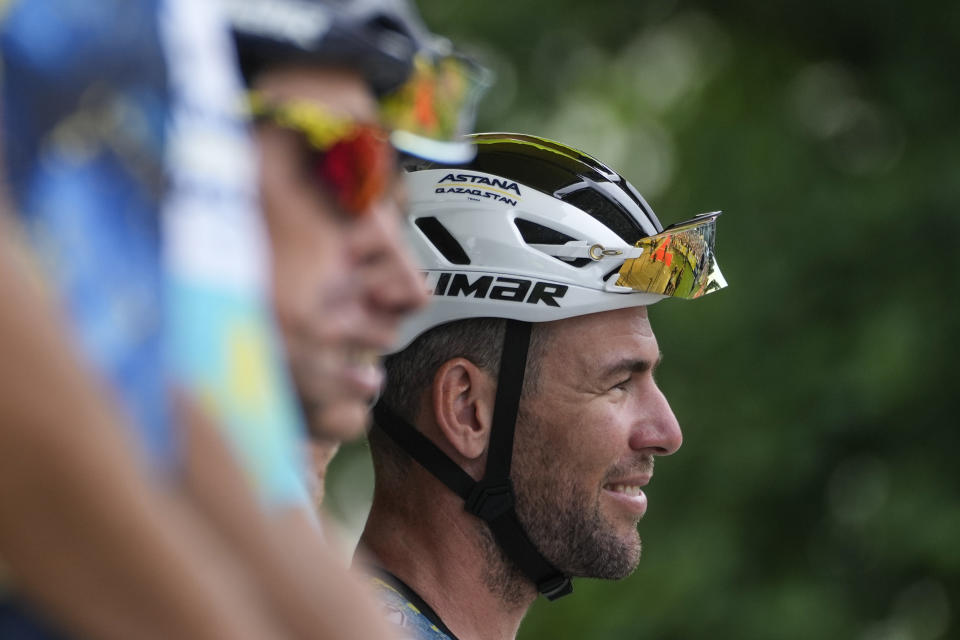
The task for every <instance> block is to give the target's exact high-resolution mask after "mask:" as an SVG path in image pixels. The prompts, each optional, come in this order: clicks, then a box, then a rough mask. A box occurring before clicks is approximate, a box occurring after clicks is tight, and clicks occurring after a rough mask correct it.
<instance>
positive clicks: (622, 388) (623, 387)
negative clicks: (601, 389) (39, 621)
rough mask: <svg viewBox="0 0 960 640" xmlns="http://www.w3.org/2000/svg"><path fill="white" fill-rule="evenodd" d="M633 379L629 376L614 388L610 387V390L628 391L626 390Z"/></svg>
mask: <svg viewBox="0 0 960 640" xmlns="http://www.w3.org/2000/svg"><path fill="white" fill-rule="evenodd" d="M632 379H633V376H627V377H626V378H624V379H623V380H621V381H620V382H618V383H617V384H615V385H613V386H612V387H610V389H611V390H613V389H617V390H619V391H626V390H627V385H629V384H630V381H631V380H632Z"/></svg>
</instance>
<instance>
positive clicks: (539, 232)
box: [513, 218, 592, 267]
mask: <svg viewBox="0 0 960 640" xmlns="http://www.w3.org/2000/svg"><path fill="white" fill-rule="evenodd" d="M513 223H514V224H515V225H517V231H519V232H520V236H521V237H522V238H523V241H524V242H526V243H527V244H566V243H568V242H570V241H571V240H576V238H574V237H572V236H568V235H567V234H565V233H562V232H560V231H557V230H556V229H551V228H550V227H546V226H544V225H542V224H538V223H536V222H533V221H531V220H524V219H523V218H516V219H514V221H513ZM557 260H560V262H562V263H563V264H568V265H570V266H572V267H583V266H585V265H588V264H590V263H591V262H592V260H590V258H573V259H567V260H561V259H560V258H557Z"/></svg>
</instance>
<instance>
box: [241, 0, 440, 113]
mask: <svg viewBox="0 0 960 640" xmlns="http://www.w3.org/2000/svg"><path fill="white" fill-rule="evenodd" d="M223 5H224V11H225V13H226V17H227V20H228V21H229V23H230V26H231V29H232V31H233V34H234V38H235V40H236V43H237V53H238V55H239V59H240V69H241V71H242V72H243V75H244V76H245V77H246V78H247V80H248V81H249V80H250V79H251V78H252V77H253V76H255V75H256V74H257V73H258V72H259V71H260V70H261V69H263V68H264V67H267V66H273V65H277V64H284V63H297V62H315V63H322V64H328V65H331V66H338V65H339V66H345V67H350V68H353V69H359V70H360V71H361V72H362V73H363V75H364V77H365V78H366V79H367V82H368V83H369V84H370V86H371V87H372V88H373V90H374V92H375V93H377V94H378V95H382V94H384V93H386V92H388V91H390V90H392V89H395V88H397V87H399V86H400V85H401V84H402V83H403V82H404V81H405V80H406V79H407V77H408V76H409V75H410V71H411V70H412V67H413V59H414V56H415V55H416V53H417V52H418V51H420V50H422V49H424V48H432V47H437V46H443V44H442V43H443V41H442V40H441V39H439V38H436V37H435V36H433V35H432V34H430V32H429V31H427V29H426V27H425V26H424V25H423V22H422V21H421V20H420V17H419V16H418V15H417V13H416V12H415V11H414V10H413V8H412V7H411V6H410V4H409V3H408V2H406V0H340V1H337V0H225V2H224V3H223Z"/></svg>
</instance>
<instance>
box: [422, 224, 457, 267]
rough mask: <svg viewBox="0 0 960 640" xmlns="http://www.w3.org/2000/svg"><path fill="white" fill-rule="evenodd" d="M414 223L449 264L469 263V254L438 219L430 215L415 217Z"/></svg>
mask: <svg viewBox="0 0 960 640" xmlns="http://www.w3.org/2000/svg"><path fill="white" fill-rule="evenodd" d="M414 224H416V225H417V228H418V229H420V231H422V232H423V235H425V236H427V239H428V240H430V242H432V243H433V246H434V247H436V249H437V251H439V252H440V253H441V254H442V255H443V257H444V258H446V259H447V261H448V262H450V263H451V264H470V256H468V255H467V252H466V251H464V250H463V247H462V246H461V245H460V243H459V242H457V239H456V238H454V237H453V235H452V234H451V233H450V232H449V231H447V228H446V227H444V226H443V224H442V223H441V222H440V221H439V220H437V219H436V218H434V217H432V216H430V217H426V218H417V219H416V221H415V222H414Z"/></svg>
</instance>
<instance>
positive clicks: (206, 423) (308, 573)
mask: <svg viewBox="0 0 960 640" xmlns="http://www.w3.org/2000/svg"><path fill="white" fill-rule="evenodd" d="M182 407H183V409H184V411H185V412H186V413H188V414H190V413H192V414H193V419H191V420H189V421H188V422H189V424H190V425H191V429H190V431H189V432H188V433H187V434H186V438H185V450H186V452H187V464H186V473H185V490H186V491H187V492H188V494H189V495H190V496H191V501H193V502H194V503H195V504H196V505H197V506H198V508H200V509H201V510H202V511H203V513H205V514H206V515H207V516H208V517H210V518H211V520H212V521H213V522H214V523H215V525H216V528H217V529H218V531H219V532H220V533H221V535H222V536H223V537H224V542H225V543H226V545H227V546H228V547H229V548H230V549H231V550H232V551H233V552H235V553H236V554H237V556H238V557H241V558H243V559H244V561H245V564H246V566H248V567H249V568H250V569H251V570H252V571H253V572H254V573H255V574H256V581H257V583H258V584H259V585H260V586H261V588H262V589H263V590H264V591H263V595H264V597H265V598H266V599H268V600H269V602H270V605H271V607H273V610H274V612H275V614H276V616H277V617H278V618H279V619H281V620H282V621H283V623H284V625H285V627H286V629H287V630H288V631H290V632H291V633H292V634H293V635H294V637H296V638H300V639H303V640H306V639H315V640H346V639H348V638H349V639H350V640H391V639H392V638H397V637H398V636H397V635H396V631H394V629H393V628H392V627H391V626H389V625H388V624H387V622H386V621H385V619H384V617H383V615H382V614H381V613H380V611H379V608H378V607H377V606H376V604H375V603H374V601H373V598H372V596H371V595H370V594H369V592H368V591H369V590H368V589H366V588H365V587H364V585H363V583H362V579H361V578H360V577H359V576H355V575H353V574H351V573H350V572H348V571H347V569H346V568H345V567H344V566H343V565H342V564H341V563H340V562H339V561H338V558H337V556H336V554H335V553H334V551H333V550H332V549H330V548H329V546H328V545H327V544H326V542H325V541H324V539H323V536H322V534H321V531H320V529H319V526H318V524H317V522H316V520H315V518H314V516H313V515H312V514H311V513H310V512H309V511H308V510H307V509H308V507H307V506H304V507H302V508H299V507H293V506H290V507H285V508H275V509H273V510H272V511H271V512H269V513H268V512H266V511H264V509H263V508H262V507H261V506H260V504H259V501H258V497H257V495H256V494H255V492H254V491H253V488H252V486H251V485H250V482H249V480H248V478H247V477H246V476H245V475H244V473H243V472H242V470H241V469H240V467H239V466H238V465H237V463H236V462H235V460H234V458H233V456H232V455H231V453H230V450H229V446H228V445H227V443H226V441H225V440H224V439H223V437H222V435H221V432H220V430H219V429H218V428H217V427H216V426H215V424H214V423H213V422H212V421H210V420H209V419H207V418H206V417H205V416H204V415H203V414H202V413H201V411H200V410H199V409H198V408H197V407H196V405H195V404H192V403H190V402H189V401H186V400H185V402H184V403H183V404H182Z"/></svg>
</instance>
